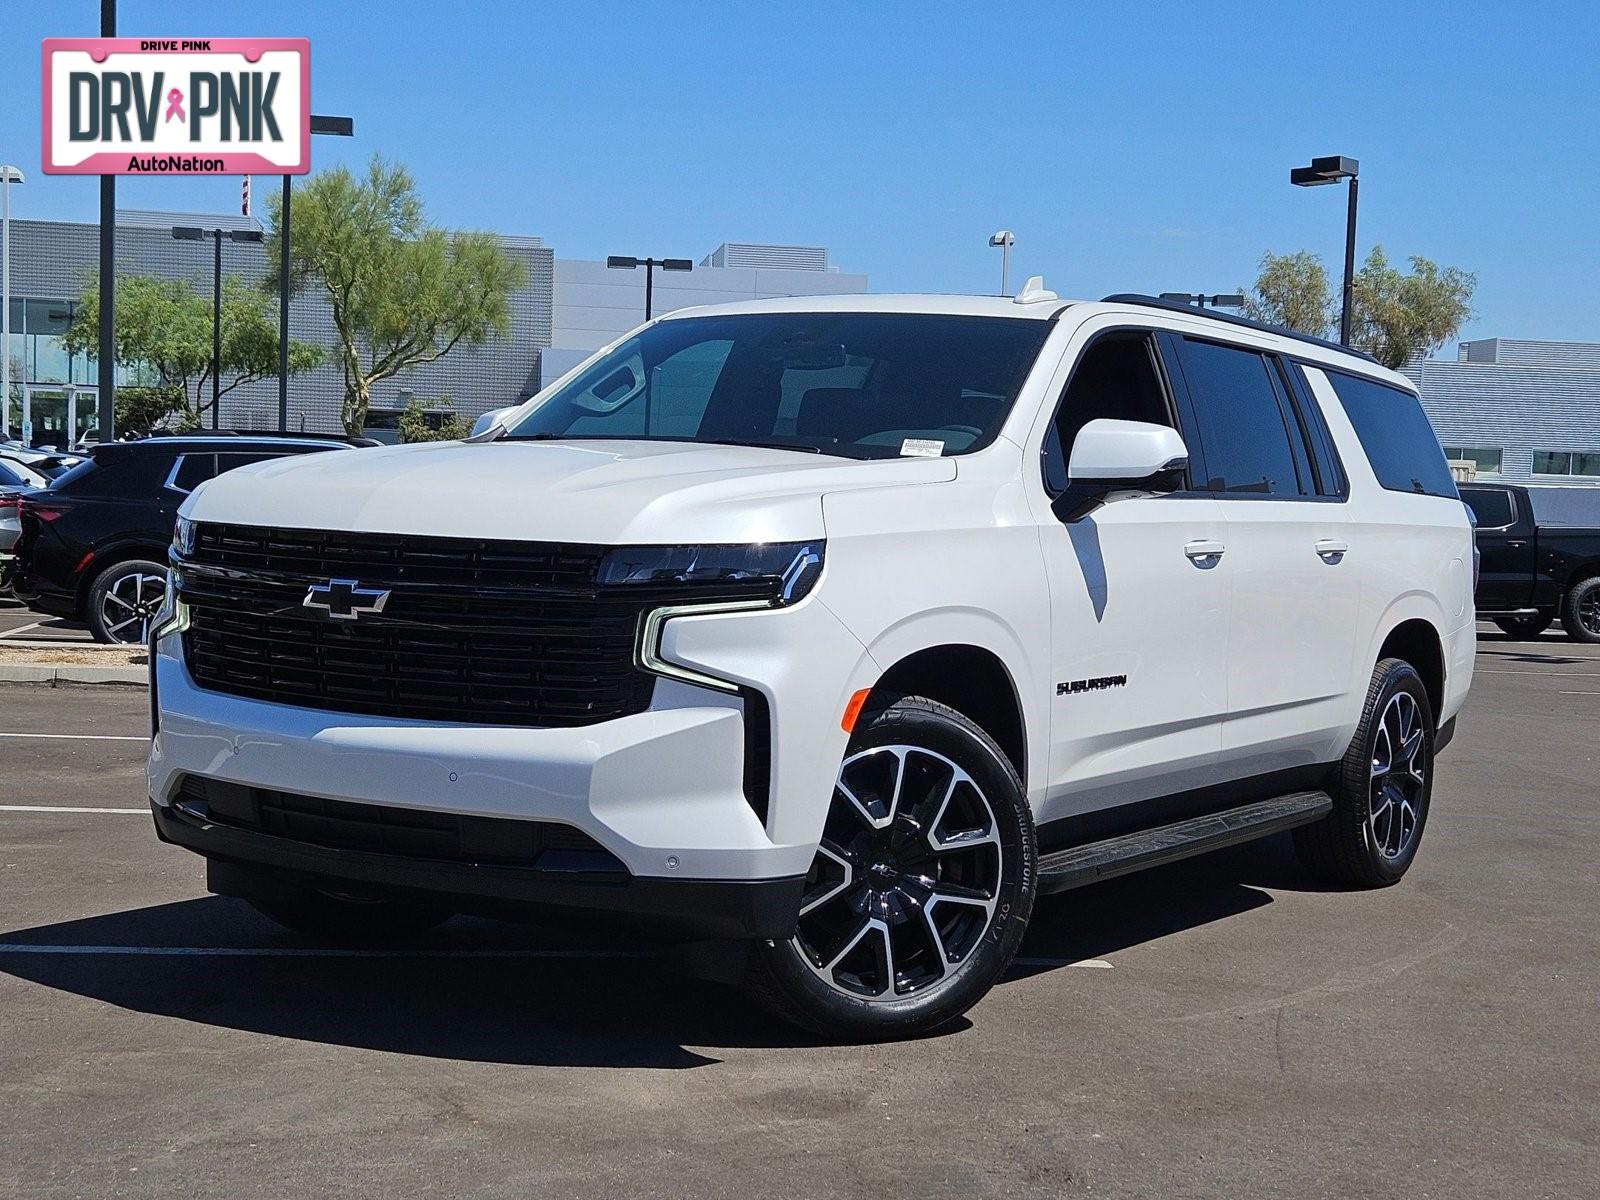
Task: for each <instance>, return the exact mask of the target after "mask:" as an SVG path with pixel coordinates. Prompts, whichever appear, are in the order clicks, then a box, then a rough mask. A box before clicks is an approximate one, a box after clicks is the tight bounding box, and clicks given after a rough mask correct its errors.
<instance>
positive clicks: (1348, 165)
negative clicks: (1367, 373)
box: [1289, 154, 1361, 346]
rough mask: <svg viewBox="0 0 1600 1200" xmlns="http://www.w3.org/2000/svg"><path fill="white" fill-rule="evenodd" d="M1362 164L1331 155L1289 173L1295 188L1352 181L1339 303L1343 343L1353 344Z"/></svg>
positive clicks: (1314, 159)
mask: <svg viewBox="0 0 1600 1200" xmlns="http://www.w3.org/2000/svg"><path fill="white" fill-rule="evenodd" d="M1360 168H1361V164H1360V163H1359V162H1357V161H1356V160H1355V159H1353V158H1346V157H1344V155H1342V154H1331V155H1328V156H1326V157H1324V158H1313V159H1312V160H1311V165H1310V166H1309V167H1295V168H1293V169H1292V170H1291V171H1290V172H1289V182H1290V183H1292V184H1294V185H1295V187H1322V186H1323V185H1325V184H1329V183H1338V182H1339V180H1341V179H1348V180H1349V181H1350V201H1349V204H1348V206H1347V207H1346V209H1345V217H1344V288H1343V291H1342V293H1341V296H1340V300H1339V344H1340V345H1341V346H1348V345H1349V344H1350V319H1351V317H1352V316H1353V315H1354V312H1355V294H1356V196H1357V194H1358V189H1359V188H1360V186H1361V181H1360V180H1358V179H1357V178H1356V172H1357V171H1359V170H1360Z"/></svg>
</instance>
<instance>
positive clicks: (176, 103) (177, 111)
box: [163, 88, 189, 123]
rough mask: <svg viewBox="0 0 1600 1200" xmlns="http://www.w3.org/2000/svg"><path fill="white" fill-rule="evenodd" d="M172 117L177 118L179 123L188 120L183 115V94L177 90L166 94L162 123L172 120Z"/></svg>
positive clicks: (174, 89)
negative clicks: (165, 106) (164, 114)
mask: <svg viewBox="0 0 1600 1200" xmlns="http://www.w3.org/2000/svg"><path fill="white" fill-rule="evenodd" d="M173 117H177V118H178V120H180V121H187V120H188V119H189V118H188V117H186V116H184V115H183V93H182V92H180V91H179V90H178V89H177V88H173V89H172V90H171V91H170V92H168V93H167V115H166V116H165V117H164V118H163V123H165V122H166V121H170V120H172V118H173Z"/></svg>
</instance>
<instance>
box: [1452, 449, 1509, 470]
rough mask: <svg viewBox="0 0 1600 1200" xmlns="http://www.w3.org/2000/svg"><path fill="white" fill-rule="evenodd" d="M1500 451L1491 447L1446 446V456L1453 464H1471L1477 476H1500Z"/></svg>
mask: <svg viewBox="0 0 1600 1200" xmlns="http://www.w3.org/2000/svg"><path fill="white" fill-rule="evenodd" d="M1500 453H1501V452H1500V451H1499V450H1497V449H1494V448H1492V447H1489V446H1446V447H1445V448H1444V456H1445V457H1446V458H1448V459H1449V460H1450V461H1451V462H1469V463H1471V464H1473V467H1474V468H1475V470H1474V474H1475V475H1498V474H1500Z"/></svg>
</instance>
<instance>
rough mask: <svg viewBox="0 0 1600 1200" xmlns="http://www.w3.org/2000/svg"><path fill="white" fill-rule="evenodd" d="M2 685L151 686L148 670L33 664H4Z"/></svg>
mask: <svg viewBox="0 0 1600 1200" xmlns="http://www.w3.org/2000/svg"><path fill="white" fill-rule="evenodd" d="M0 683H47V684H49V685H50V686H51V687H59V686H60V685H61V684H63V683H120V684H136V685H137V686H139V687H148V686H149V683H150V673H149V669H148V668H146V667H86V666H76V665H68V666H59V667H58V666H45V665H36V664H33V663H0Z"/></svg>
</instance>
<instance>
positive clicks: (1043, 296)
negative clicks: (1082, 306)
mask: <svg viewBox="0 0 1600 1200" xmlns="http://www.w3.org/2000/svg"><path fill="white" fill-rule="evenodd" d="M1060 298H1061V297H1059V296H1057V295H1056V294H1055V293H1054V292H1052V291H1050V290H1049V289H1048V288H1046V287H1045V286H1044V276H1043V275H1029V276H1028V282H1027V283H1025V284H1023V285H1022V290H1021V291H1020V292H1018V293H1017V297H1016V299H1015V300H1014V301H1012V303H1014V304H1040V303H1042V302H1044V301H1046V300H1059V299H1060Z"/></svg>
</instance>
